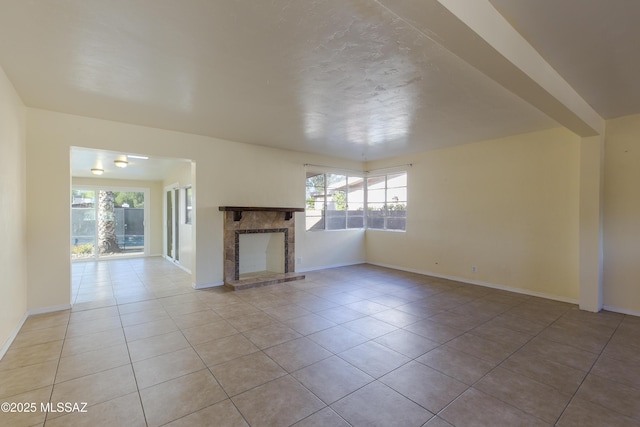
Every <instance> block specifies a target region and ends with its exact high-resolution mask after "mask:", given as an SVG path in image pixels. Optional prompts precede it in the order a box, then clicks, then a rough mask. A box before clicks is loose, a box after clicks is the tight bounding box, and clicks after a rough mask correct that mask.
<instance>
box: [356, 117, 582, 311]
mask: <svg viewBox="0 0 640 427" xmlns="http://www.w3.org/2000/svg"><path fill="white" fill-rule="evenodd" d="M579 144H580V139H579V138H578V137H577V136H575V135H574V134H572V133H571V132H569V131H567V130H564V129H555V130H550V131H544V132H536V133H530V134H525V135H517V136H514V137H509V138H503V139H498V140H492V141H483V142H477V143H473V144H468V145H462V146H458V147H454V148H448V149H442V150H435V151H430V152H426V153H421V154H417V155H413V156H410V157H409V156H408V157H405V158H397V159H390V160H386V161H383V162H373V163H370V164H368V165H367V169H376V168H380V167H386V166H393V165H399V164H405V163H413V167H410V168H408V169H407V172H408V187H409V188H408V202H407V230H406V233H402V232H391V231H376V230H368V231H367V238H366V251H367V252H366V258H367V261H368V262H372V263H376V264H381V265H389V266H393V267H398V268H402V269H407V270H412V271H418V272H424V273H430V274H435V275H439V276H444V277H454V278H459V279H462V280H465V281H470V282H476V283H486V284H491V285H495V286H500V287H506V288H511V289H515V290H519V291H522V292H526V293H530V294H536V295H545V296H551V297H554V298H557V299H562V300H567V301H577V300H578V298H579V274H578V273H579V271H578V270H579V269H578V262H579V261H578V254H579V253H578V248H579V246H578V242H579V238H578V230H579V227H578V226H579V176H580V175H579V174H580V169H579V168H580V163H579V160H580V156H579V155H580V151H579V150H580V145H579ZM474 266H475V267H477V271H476V272H475V273H474V272H473V271H472V267H474Z"/></svg>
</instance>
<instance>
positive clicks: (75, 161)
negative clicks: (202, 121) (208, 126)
mask: <svg viewBox="0 0 640 427" xmlns="http://www.w3.org/2000/svg"><path fill="white" fill-rule="evenodd" d="M131 156H136V157H141V155H140V154H139V153H119V152H113V151H107V150H93V149H89V148H82V147H73V148H72V149H71V171H72V175H73V176H74V177H81V178H96V175H94V174H93V173H92V172H91V169H94V168H95V169H102V170H103V171H104V173H103V174H102V175H100V178H106V179H120V180H123V179H124V180H127V179H128V180H148V181H162V180H164V179H165V178H166V177H167V176H168V175H169V174H170V173H171V172H173V171H175V170H176V168H177V167H179V166H180V164H181V163H184V162H189V161H188V160H183V159H169V158H163V157H155V156H146V155H145V156H144V157H148V158H147V159H140V158H136V157H131ZM116 160H125V161H127V162H128V165H127V167H125V168H120V167H117V166H116V165H115V163H114V162H115V161H116ZM189 163H190V162H189Z"/></svg>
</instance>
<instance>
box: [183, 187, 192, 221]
mask: <svg viewBox="0 0 640 427" xmlns="http://www.w3.org/2000/svg"><path fill="white" fill-rule="evenodd" d="M192 211H193V189H192V188H191V187H187V188H185V189H184V223H185V224H191V213H192Z"/></svg>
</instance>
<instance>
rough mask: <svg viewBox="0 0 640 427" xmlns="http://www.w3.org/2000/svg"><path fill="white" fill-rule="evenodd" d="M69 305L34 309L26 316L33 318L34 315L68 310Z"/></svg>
mask: <svg viewBox="0 0 640 427" xmlns="http://www.w3.org/2000/svg"><path fill="white" fill-rule="evenodd" d="M70 309H71V304H64V305H57V306H53V307H44V308H36V309H35V310H29V311H27V316H35V315H36V314H47V313H53V312H55V311H63V310H70Z"/></svg>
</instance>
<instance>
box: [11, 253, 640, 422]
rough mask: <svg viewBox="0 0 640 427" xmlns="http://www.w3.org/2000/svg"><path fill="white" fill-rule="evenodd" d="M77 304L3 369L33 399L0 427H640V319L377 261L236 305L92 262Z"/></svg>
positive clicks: (153, 261)
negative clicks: (46, 408) (46, 407)
mask: <svg viewBox="0 0 640 427" xmlns="http://www.w3.org/2000/svg"><path fill="white" fill-rule="evenodd" d="M73 298H74V306H73V309H72V310H70V311H63V312H56V313H51V314H45V315H39V316H33V317H30V318H28V319H27V321H26V322H25V324H24V326H23V328H22V330H21V331H20V333H19V334H18V336H17V338H16V339H15V341H14V343H13V345H12V346H11V348H10V349H9V351H8V352H7V354H6V355H5V357H4V358H3V360H2V361H0V402H12V403H15V404H16V405H14V406H13V409H20V408H21V407H20V406H18V405H20V404H21V405H23V406H22V407H24V404H28V403H35V404H36V407H35V408H32V409H35V411H33V412H28V413H25V412H23V413H0V425H2V426H13V425H24V426H31V425H47V426H73V425H87V426H100V425H113V426H118V425H133V426H136V425H141V426H144V425H148V426H159V425H172V426H198V425H205V426H236V425H237V426H246V425H251V426H261V425H270V426H288V425H296V426H347V425H354V426H376V425H379V426H422V425H425V426H429V427H440V426H451V425H454V426H521V425H522V426H525V425H526V426H529V425H532V426H538V425H540V426H544V425H554V424H557V425H560V426H590V425H593V426H626V425H629V426H638V425H640V319H639V318H637V317H632V316H624V315H620V314H616V313H610V312H601V313H598V314H594V313H588V312H583V311H579V310H578V309H577V308H576V307H575V306H574V305H571V304H565V303H560V302H556V301H550V300H545V299H541V298H534V297H528V296H524V295H519V294H515V293H509V292H504V291H498V290H493V289H489V288H483V287H479V286H472V285H468V284H463V283H458V282H452V281H447V280H442V279H436V278H432V277H426V276H421V275H417V274H411V273H406V272H400V271H395V270H389V269H384V268H380V267H374V266H370V265H358V266H352V267H343V268H335V269H329V270H322V271H316V272H311V273H309V274H308V275H307V279H306V280H304V281H298V282H291V283H287V284H280V285H274V286H268V287H264V288H257V289H250V290H245V291H238V292H230V291H226V290H224V289H222V288H216V289H210V290H201V291H195V290H193V289H192V288H191V286H190V277H189V276H188V275H187V274H186V273H185V272H183V271H182V270H180V269H179V268H177V267H175V266H174V265H173V264H171V263H169V262H167V261H164V260H162V259H157V258H148V259H130V260H125V259H119V260H113V261H104V262H83V263H75V264H73ZM47 402H52V403H53V405H54V407H57V406H56V405H57V404H58V403H65V402H69V403H71V404H73V403H80V402H86V403H87V407H86V412H82V413H78V412H72V413H66V412H64V411H61V412H60V411H59V412H53V411H50V412H48V413H46V412H42V411H41V409H42V408H41V406H40V405H41V403H42V404H46V403H47ZM63 409H64V408H63ZM71 409H74V408H73V406H72V407H71ZM76 409H78V408H76Z"/></svg>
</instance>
